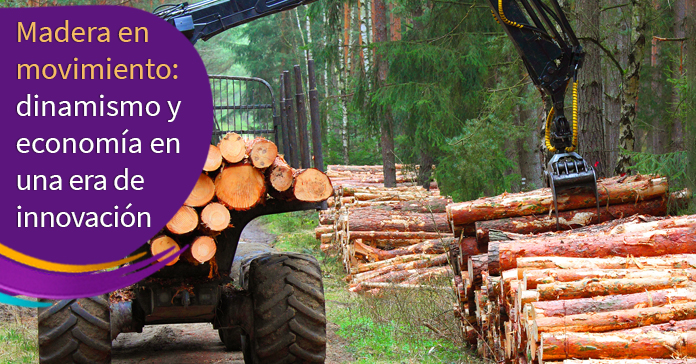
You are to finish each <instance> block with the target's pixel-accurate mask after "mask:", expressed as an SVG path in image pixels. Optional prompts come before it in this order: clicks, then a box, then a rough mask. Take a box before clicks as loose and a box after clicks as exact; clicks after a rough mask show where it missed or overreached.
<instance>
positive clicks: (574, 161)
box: [544, 152, 601, 230]
mask: <svg viewBox="0 0 696 364" xmlns="http://www.w3.org/2000/svg"><path fill="white" fill-rule="evenodd" d="M544 177H545V179H546V184H547V185H548V186H549V187H551V193H552V194H553V209H554V211H555V213H556V230H560V223H559V217H558V196H557V195H558V193H560V192H561V191H565V190H569V189H574V188H589V189H590V190H592V191H594V194H595V201H596V202H597V222H599V221H600V220H601V216H600V212H599V193H598V191H597V176H596V174H595V171H594V168H592V166H590V165H589V164H587V162H586V161H585V160H584V159H583V158H582V157H581V156H580V155H579V154H577V153H574V152H570V153H559V154H556V155H554V156H553V157H552V158H551V160H549V163H548V164H547V167H546V171H545V172H544Z"/></svg>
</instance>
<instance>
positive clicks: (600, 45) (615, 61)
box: [578, 37, 624, 76]
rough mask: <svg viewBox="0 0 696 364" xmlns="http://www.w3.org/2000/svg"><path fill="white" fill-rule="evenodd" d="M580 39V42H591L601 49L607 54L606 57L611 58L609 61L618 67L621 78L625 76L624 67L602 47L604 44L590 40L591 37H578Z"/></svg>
mask: <svg viewBox="0 0 696 364" xmlns="http://www.w3.org/2000/svg"><path fill="white" fill-rule="evenodd" d="M578 39H579V40H586V41H589V42H591V43H594V44H596V45H597V47H599V49H601V50H602V51H603V52H604V54H606V56H607V57H609V59H610V60H611V61H612V63H614V66H616V68H617V69H618V70H619V72H620V73H621V76H623V74H624V69H623V67H621V64H620V63H619V61H617V60H616V58H615V57H614V55H613V54H612V53H611V52H610V51H609V50H608V49H607V48H606V47H604V46H603V45H602V43H600V42H598V41H597V40H596V39H594V38H590V37H578Z"/></svg>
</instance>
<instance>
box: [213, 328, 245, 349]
mask: <svg viewBox="0 0 696 364" xmlns="http://www.w3.org/2000/svg"><path fill="white" fill-rule="evenodd" d="M218 334H219V335H220V341H222V343H223V344H225V350H227V351H242V329H241V328H239V327H234V328H231V329H218Z"/></svg>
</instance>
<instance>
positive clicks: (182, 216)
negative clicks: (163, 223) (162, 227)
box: [167, 206, 198, 235]
mask: <svg viewBox="0 0 696 364" xmlns="http://www.w3.org/2000/svg"><path fill="white" fill-rule="evenodd" d="M197 226H198V214H197V213H196V210H195V209H194V208H193V207H190V206H182V207H181V208H179V211H177V212H176V214H175V215H174V217H172V219H171V220H169V222H168V223H167V230H169V231H170V232H171V233H172V234H177V235H183V234H188V233H190V232H192V231H193V230H195V229H196V227H197Z"/></svg>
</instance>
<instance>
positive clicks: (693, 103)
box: [2, 0, 696, 201]
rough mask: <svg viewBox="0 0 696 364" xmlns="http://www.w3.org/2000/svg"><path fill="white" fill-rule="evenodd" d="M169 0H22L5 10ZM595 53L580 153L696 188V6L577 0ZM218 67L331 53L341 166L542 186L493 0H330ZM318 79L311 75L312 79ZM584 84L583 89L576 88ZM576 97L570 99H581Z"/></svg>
mask: <svg viewBox="0 0 696 364" xmlns="http://www.w3.org/2000/svg"><path fill="white" fill-rule="evenodd" d="M84 3H90V4H118V5H126V6H133V7H137V8H141V9H144V10H146V11H152V10H153V9H155V8H156V7H157V6H159V5H161V3H160V1H156V0H155V1H153V0H149V1H148V0H144V1H143V0H125V1H124V0H96V1H84V0H49V1H46V0H29V1H25V0H6V1H4V2H3V3H2V4H3V6H15V7H16V6H51V5H67V4H84ZM560 5H561V7H562V9H563V11H564V12H565V14H566V16H567V18H568V19H569V20H570V22H571V25H572V27H573V29H574V30H575V32H576V34H577V36H578V39H579V40H580V43H581V45H582V47H583V49H584V50H585V52H586V56H585V60H584V65H583V67H582V69H581V70H580V72H579V87H578V96H579V148H578V153H579V154H580V155H582V156H583V157H584V158H585V159H586V160H587V161H588V162H589V163H590V164H591V165H593V166H594V167H595V169H596V171H597V172H598V175H599V177H608V176H614V175H617V174H623V173H657V174H662V175H666V176H667V177H668V178H669V179H670V181H671V182H670V184H671V185H672V187H673V188H674V189H675V190H676V189H677V188H683V187H692V188H693V186H694V184H695V183H696V148H694V146H695V145H696V97H695V96H694V95H696V93H695V92H694V91H693V89H694V88H695V87H696V37H695V35H696V1H693V0H653V1H650V2H648V1H645V0H605V1H599V0H565V1H560ZM196 48H197V49H198V51H199V53H200V55H201V57H202V58H203V60H204V62H205V64H206V67H207V69H208V73H209V74H219V75H235V76H254V77H260V78H263V79H265V80H267V81H268V82H269V83H270V84H271V85H272V88H273V89H274V90H278V89H279V87H280V85H279V76H280V74H281V73H282V71H284V70H292V68H293V66H294V65H300V67H301V69H302V71H303V74H305V75H306V67H307V60H308V59H314V60H315V64H316V75H317V85H318V86H317V88H318V91H319V96H320V105H321V110H322V112H321V118H322V139H323V148H324V155H325V157H324V160H325V163H326V164H353V165H362V164H373V165H381V164H384V165H385V166H387V168H386V171H387V178H386V179H387V183H388V182H389V181H388V179H389V175H390V173H389V171H393V168H392V169H390V168H388V167H389V166H393V165H394V163H405V164H417V165H423V166H425V165H433V166H434V167H435V168H434V169H432V170H431V169H429V168H422V169H420V172H419V179H420V181H419V182H420V183H421V184H423V185H425V184H427V183H428V181H430V180H433V179H434V180H437V182H438V185H439V186H440V188H441V190H442V192H443V194H446V195H450V196H452V197H453V198H454V199H455V200H457V201H462V200H469V199H473V198H477V197H480V196H484V195H494V194H498V193H502V192H504V191H508V192H517V191H523V190H531V189H534V188H538V187H541V186H542V185H543V181H542V170H543V167H542V166H543V165H544V164H545V163H544V162H545V161H546V160H547V159H548V157H549V155H550V153H548V152H546V149H545V147H544V145H543V140H544V124H545V119H546V115H547V113H548V109H549V102H548V100H543V99H542V95H541V93H540V92H539V90H537V89H536V87H535V86H534V85H533V83H532V81H531V80H530V78H529V76H528V75H527V72H526V70H525V67H524V65H523V62H522V59H521V58H520V57H519V56H518V54H517V53H516V52H515V49H514V47H513V45H512V42H511V41H510V40H509V39H508V37H507V35H506V34H505V33H504V32H503V29H502V27H501V26H500V25H499V24H497V23H496V20H495V18H494V17H493V16H492V15H491V10H490V5H489V4H488V2H486V1H481V0H474V1H469V0H341V1H339V0H319V1H315V2H313V3H312V4H310V5H308V6H302V7H299V8H295V9H293V10H291V11H285V12H281V13H278V14H275V15H272V16H269V17H265V18H260V19H257V20H255V21H253V22H250V23H247V24H244V25H242V26H240V27H237V28H234V29H231V30H229V31H226V32H224V33H222V34H220V35H219V36H217V37H214V38H212V39H211V40H209V41H207V42H198V44H197V45H196ZM305 82H306V79H305ZM569 93H570V91H569ZM567 99H569V96H567Z"/></svg>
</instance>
